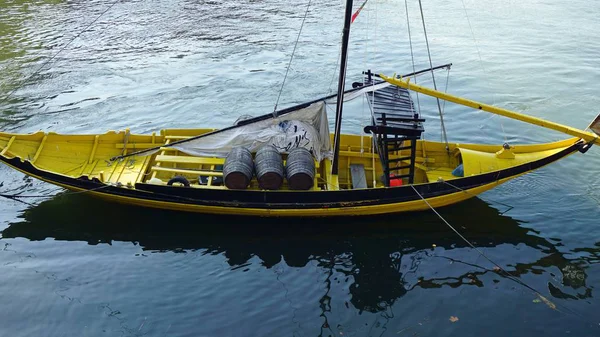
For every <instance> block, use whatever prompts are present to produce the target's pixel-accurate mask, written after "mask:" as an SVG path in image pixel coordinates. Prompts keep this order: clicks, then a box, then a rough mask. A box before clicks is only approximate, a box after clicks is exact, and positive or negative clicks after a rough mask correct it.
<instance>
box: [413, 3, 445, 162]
mask: <svg viewBox="0 0 600 337" xmlns="http://www.w3.org/2000/svg"><path fill="white" fill-rule="evenodd" d="M419 9H420V10H421V21H422V22H423V34H424V35H425V44H426V46H427V55H428V56H429V66H430V67H431V68H432V69H431V79H432V80H433V88H434V89H435V90H437V85H436V83H435V75H434V72H433V62H432V61H431V51H430V50H429V39H428V38H427V29H426V28H425V16H424V15H423V5H422V4H421V0H419ZM435 100H436V102H437V106H438V111H439V113H440V124H441V127H442V135H443V136H444V142H445V143H446V152H448V154H450V146H448V135H447V134H446V126H445V125H444V115H443V114H442V107H441V105H440V99H439V98H437V97H436V98H435Z"/></svg>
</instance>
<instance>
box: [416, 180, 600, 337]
mask: <svg viewBox="0 0 600 337" xmlns="http://www.w3.org/2000/svg"><path fill="white" fill-rule="evenodd" d="M410 187H412V189H413V191H415V193H416V194H417V195H418V196H419V198H421V200H423V202H425V204H426V205H427V206H428V207H429V208H430V209H431V210H432V211H433V213H435V215H437V216H438V218H440V220H442V222H444V223H445V224H446V226H448V228H450V229H451V230H452V231H453V232H454V233H455V234H456V235H458V237H459V238H461V239H462V240H463V241H464V242H465V243H466V244H467V245H469V247H471V248H472V249H474V250H475V251H476V252H477V253H479V255H480V256H482V257H483V258H484V259H486V260H488V261H489V262H490V263H491V264H493V265H494V266H495V267H496V268H498V271H501V272H502V274H500V275H501V276H504V277H505V278H507V279H509V280H511V281H513V282H516V283H518V284H520V285H521V286H523V287H525V288H527V289H529V290H531V291H533V293H534V294H535V295H536V296H538V297H539V299H540V300H541V301H542V302H544V304H546V305H547V306H548V307H549V308H550V309H552V310H556V311H558V312H561V313H563V314H566V313H567V312H568V313H570V314H572V315H574V316H576V317H578V318H579V319H581V320H582V321H584V322H586V323H588V324H596V323H594V322H591V321H589V320H588V319H587V318H585V317H584V316H583V315H582V314H580V313H578V312H577V311H575V310H573V309H570V308H568V307H566V306H564V305H561V304H558V305H557V304H555V303H553V302H551V301H550V300H549V299H547V298H546V297H545V296H544V295H542V293H541V292H539V291H538V290H537V289H535V288H534V287H532V286H530V285H528V284H527V283H525V282H524V281H521V280H520V279H518V278H516V277H515V276H513V275H511V274H510V273H509V272H508V271H506V270H505V269H504V268H502V266H500V265H499V264H498V263H496V262H495V261H494V260H492V259H491V258H489V257H488V256H487V255H485V254H484V253H483V252H482V251H481V250H480V249H479V248H477V247H475V245H473V244H472V243H471V241H469V240H468V239H467V238H465V237H464V236H463V235H462V234H460V233H459V232H458V231H457V230H456V228H454V226H452V225H451V224H450V223H449V222H448V221H447V220H446V219H445V218H444V217H443V216H442V215H441V214H440V213H439V212H438V211H437V210H436V209H435V208H434V207H433V206H431V204H430V203H429V201H427V199H425V197H423V195H422V194H421V193H419V191H418V190H417V189H416V188H415V186H414V185H410ZM558 306H560V307H561V308H563V309H564V310H566V311H567V312H565V311H561V310H559V309H558ZM598 325H600V323H598Z"/></svg>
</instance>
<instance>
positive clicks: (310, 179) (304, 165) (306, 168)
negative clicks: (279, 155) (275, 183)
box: [285, 147, 315, 190]
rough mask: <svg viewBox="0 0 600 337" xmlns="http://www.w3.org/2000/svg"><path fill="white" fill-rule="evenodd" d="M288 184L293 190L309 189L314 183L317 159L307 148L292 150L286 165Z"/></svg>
mask: <svg viewBox="0 0 600 337" xmlns="http://www.w3.org/2000/svg"><path fill="white" fill-rule="evenodd" d="M285 170H286V178H287V181H288V185H289V187H290V189H292V190H308V189H310V188H311V187H313V185H314V178H315V160H314V158H313V156H312V154H311V153H310V151H308V150H307V149H305V148H303V147H298V148H295V149H293V150H291V151H290V153H289V154H288V159H287V162H286V166H285Z"/></svg>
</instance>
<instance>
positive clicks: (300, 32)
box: [273, 0, 312, 117]
mask: <svg viewBox="0 0 600 337" xmlns="http://www.w3.org/2000/svg"><path fill="white" fill-rule="evenodd" d="M311 2H312V0H308V5H306V12H304V18H302V24H301V25H300V31H299V32H298V37H297V38H296V43H295V44H294V49H293V50H292V56H290V62H288V65H287V68H286V69H285V76H283V82H281V89H279V94H278V95H277V102H275V107H274V108H273V117H277V105H279V99H280V98H281V93H282V92H283V86H284V85H285V80H286V79H287V76H288V73H289V71H290V67H291V65H292V60H293V59H294V54H295V53H296V47H298V41H300V35H301V34H302V28H304V22H305V21H306V16H308V9H309V8H310V3H311Z"/></svg>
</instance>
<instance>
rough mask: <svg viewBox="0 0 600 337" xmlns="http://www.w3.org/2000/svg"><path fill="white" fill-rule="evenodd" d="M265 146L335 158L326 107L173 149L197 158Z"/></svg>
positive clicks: (315, 106) (317, 106)
mask: <svg viewBox="0 0 600 337" xmlns="http://www.w3.org/2000/svg"><path fill="white" fill-rule="evenodd" d="M264 144H271V145H273V146H275V147H276V148H277V149H278V150H279V152H280V153H287V152H289V151H290V150H291V149H293V148H296V147H303V148H305V149H307V150H310V151H311V152H312V153H313V155H314V156H315V158H316V159H317V160H319V161H320V160H322V159H324V158H332V157H333V154H332V152H331V141H330V139H329V123H328V121H327V111H326V109H325V103H324V102H317V103H313V104H311V105H310V106H308V107H306V108H304V109H299V110H297V111H294V112H290V113H287V114H285V115H282V116H278V117H276V118H271V119H268V120H264V121H259V122H256V123H252V124H248V125H242V126H240V127H237V128H233V129H231V130H228V131H224V132H220V133H217V134H214V135H208V136H206V137H202V138H198V139H195V140H191V141H189V142H184V143H181V144H177V145H173V148H175V149H177V150H179V151H181V152H184V153H187V154H189V155H194V156H211V157H225V156H227V154H228V153H229V152H230V151H231V149H232V148H234V147H236V146H243V147H246V148H247V149H249V150H250V151H252V152H254V151H256V150H257V149H258V148H260V147H261V146H262V145H264Z"/></svg>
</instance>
